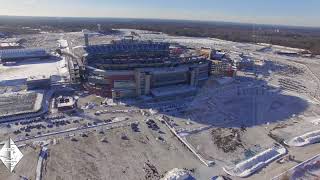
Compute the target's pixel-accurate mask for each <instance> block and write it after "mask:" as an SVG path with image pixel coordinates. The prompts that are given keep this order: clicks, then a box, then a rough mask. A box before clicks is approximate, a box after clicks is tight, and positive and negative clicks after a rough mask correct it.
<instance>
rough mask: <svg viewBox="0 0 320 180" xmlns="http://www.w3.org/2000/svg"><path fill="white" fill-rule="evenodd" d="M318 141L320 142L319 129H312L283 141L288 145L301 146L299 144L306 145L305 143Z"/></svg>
mask: <svg viewBox="0 0 320 180" xmlns="http://www.w3.org/2000/svg"><path fill="white" fill-rule="evenodd" d="M318 142H320V130H317V131H312V132H309V133H306V134H304V135H301V136H298V137H295V138H293V139H291V140H289V141H287V142H285V144H287V145H288V146H296V147H301V146H306V145H309V144H314V143H318Z"/></svg>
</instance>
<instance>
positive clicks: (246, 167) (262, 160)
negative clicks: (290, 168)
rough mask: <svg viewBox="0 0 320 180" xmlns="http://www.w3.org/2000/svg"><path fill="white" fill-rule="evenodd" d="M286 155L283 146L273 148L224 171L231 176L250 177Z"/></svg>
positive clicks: (225, 168)
mask: <svg viewBox="0 0 320 180" xmlns="http://www.w3.org/2000/svg"><path fill="white" fill-rule="evenodd" d="M286 153H287V150H286V148H284V147H282V146H276V147H272V148H270V149H267V150H265V151H263V152H261V153H260V154H257V155H256V156H254V157H252V158H250V159H247V160H245V161H242V162H240V163H239V164H237V165H236V166H235V167H224V168H223V170H224V171H225V172H226V173H227V174H229V175H231V176H238V177H248V176H250V175H252V174H253V173H254V172H256V171H258V170H259V169H262V168H263V167H265V166H267V165H268V164H269V163H270V162H272V161H274V160H276V159H278V158H279V157H281V156H282V155H284V154H286Z"/></svg>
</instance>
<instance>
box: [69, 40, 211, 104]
mask: <svg viewBox="0 0 320 180" xmlns="http://www.w3.org/2000/svg"><path fill="white" fill-rule="evenodd" d="M169 46H170V44H168V43H162V42H161V43H160V42H151V41H135V40H126V39H125V40H120V41H114V42H112V43H110V44H103V45H91V46H81V47H75V48H73V54H74V55H75V56H76V57H78V58H79V59H80V61H81V63H82V64H83V68H82V69H83V71H82V73H81V76H82V79H83V85H84V87H85V88H86V89H87V90H88V91H89V92H90V93H93V94H97V95H100V96H103V97H110V98H114V99H118V98H127V97H139V96H140V97H141V96H153V97H155V98H165V97H168V96H174V97H176V96H181V95H182V96H188V95H190V94H194V93H195V92H196V89H197V86H199V85H201V84H203V83H204V82H205V81H206V80H207V79H208V77H209V72H210V62H209V61H208V60H207V59H206V58H201V57H188V58H181V57H175V56H171V55H170V51H169Z"/></svg>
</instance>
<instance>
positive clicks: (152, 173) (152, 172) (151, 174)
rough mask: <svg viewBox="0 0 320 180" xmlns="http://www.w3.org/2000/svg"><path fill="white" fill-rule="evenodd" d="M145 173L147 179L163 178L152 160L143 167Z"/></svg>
mask: <svg viewBox="0 0 320 180" xmlns="http://www.w3.org/2000/svg"><path fill="white" fill-rule="evenodd" d="M143 170H144V172H145V173H146V174H145V179H146V180H158V179H160V178H161V176H160V175H159V172H158V170H157V168H156V167H155V166H154V165H152V164H151V163H150V162H146V163H145V164H144V167H143Z"/></svg>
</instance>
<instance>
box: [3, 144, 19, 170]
mask: <svg viewBox="0 0 320 180" xmlns="http://www.w3.org/2000/svg"><path fill="white" fill-rule="evenodd" d="M22 157H23V154H22V153H21V151H20V150H19V149H18V147H17V146H16V145H15V143H14V142H13V140H12V139H11V138H9V139H8V140H7V141H5V142H4V146H3V147H2V148H1V150H0V159H1V161H2V162H3V164H4V165H5V166H6V167H7V168H8V169H9V170H10V172H12V171H13V169H14V168H15V167H16V165H17V164H18V163H19V161H20V160H21V159H22Z"/></svg>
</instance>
